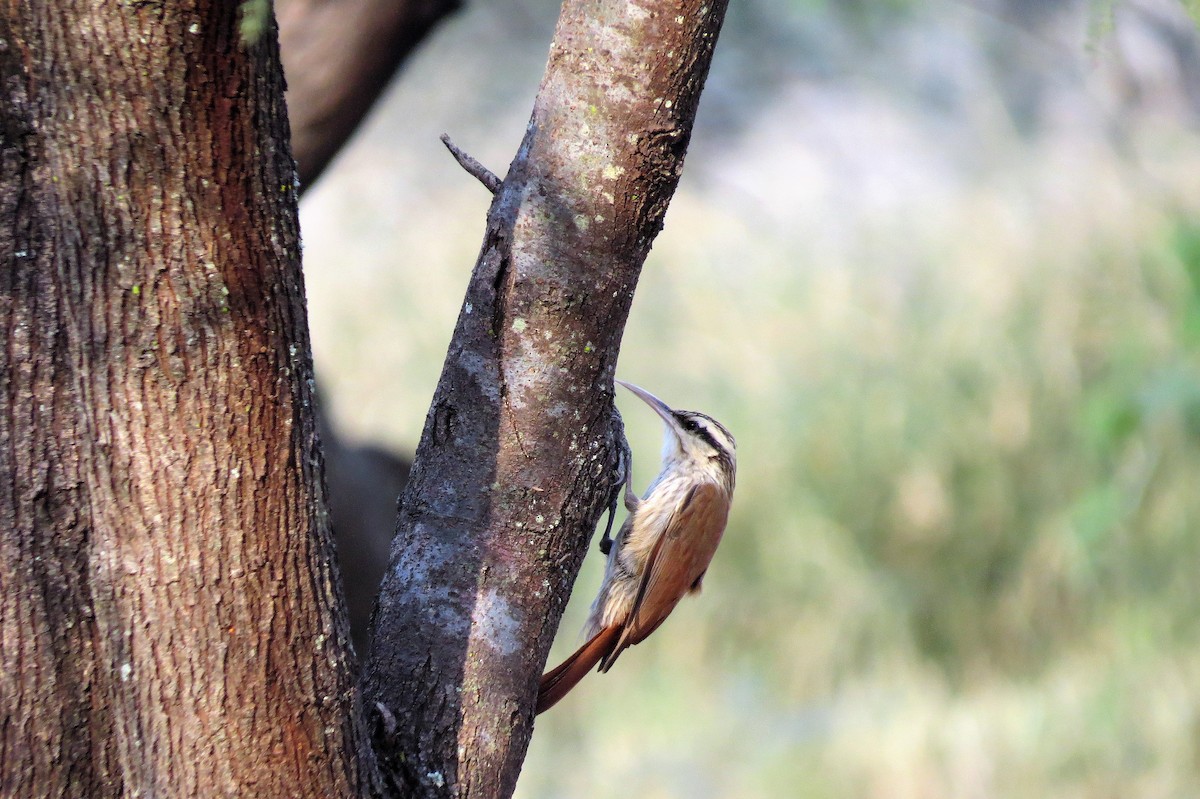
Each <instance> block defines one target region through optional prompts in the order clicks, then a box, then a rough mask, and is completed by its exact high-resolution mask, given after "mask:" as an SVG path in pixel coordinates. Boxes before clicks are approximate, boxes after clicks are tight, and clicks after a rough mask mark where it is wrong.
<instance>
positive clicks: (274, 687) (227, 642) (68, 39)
mask: <svg viewBox="0 0 1200 799" xmlns="http://www.w3.org/2000/svg"><path fill="white" fill-rule="evenodd" d="M237 10H238V4H237V3H233V2H216V1H215V0H214V1H212V2H205V1H204V0H195V1H194V2H186V1H185V0H156V1H155V2H136V3H130V2H113V3H95V2H92V1H91V0H38V1H36V2H30V1H29V0H5V2H3V3H0V103H2V107H0V126H2V128H0V258H3V259H5V261H6V263H5V264H4V266H3V269H0V303H3V309H2V312H0V320H2V328H0V359H3V367H2V368H0V795H3V796H21V797H36V796H67V797H82V796H86V797H107V796H119V795H130V796H154V797H168V796H180V797H194V796H234V795H249V794H251V793H253V795H255V796H260V797H271V796H279V797H303V796H313V797H330V796H347V795H357V794H358V793H359V792H360V790H359V789H360V786H361V784H362V782H363V777H362V776H361V773H360V772H361V769H362V767H361V766H360V765H359V760H358V759H357V757H356V755H357V754H358V751H357V750H359V748H360V746H359V744H360V742H361V741H362V736H361V734H360V732H359V727H358V726H357V725H356V722H355V718H356V714H355V713H354V712H353V685H352V684H351V683H350V678H349V677H348V675H349V673H350V670H349V668H348V665H347V662H346V659H347V652H348V650H347V646H346V629H345V622H344V618H343V616H342V611H341V609H340V607H339V606H338V600H337V596H336V592H335V586H334V580H335V575H334V573H333V571H332V568H331V558H332V554H331V545H330V541H329V536H328V529H327V522H326V519H325V510H324V501H323V498H322V488H321V481H320V463H319V457H320V456H319V452H318V448H317V444H316V433H315V429H314V421H313V414H312V412H311V408H310V404H311V402H312V387H311V372H312V366H311V362H310V354H309V352H310V351H309V344H308V338H307V336H308V333H307V327H306V321H305V303H304V296H303V286H302V282H301V275H300V270H299V263H300V255H299V246H298V231H297V221H296V200H295V188H294V185H295V184H294V181H295V170H294V164H293V161H292V158H291V155H290V153H289V151H288V149H287V147H286V144H284V143H285V142H286V141H287V122H286V117H285V111H284V103H283V85H282V77H281V72H280V68H279V64H278V51H277V47H276V42H275V34H274V30H273V29H272V30H269V31H268V32H267V33H266V34H264V35H263V36H262V37H261V38H260V39H259V40H258V41H256V42H254V43H243V42H241V41H240V39H239V36H238V16H237ZM362 749H364V750H365V749H366V747H365V746H364V747H362ZM366 762H368V763H369V762H370V761H369V759H368V760H367V761H366Z"/></svg>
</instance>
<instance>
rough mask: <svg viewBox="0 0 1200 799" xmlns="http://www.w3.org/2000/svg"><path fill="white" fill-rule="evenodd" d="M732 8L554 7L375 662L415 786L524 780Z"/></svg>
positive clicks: (400, 776) (425, 450) (455, 787)
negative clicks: (653, 250)
mask: <svg viewBox="0 0 1200 799" xmlns="http://www.w3.org/2000/svg"><path fill="white" fill-rule="evenodd" d="M724 11H725V3H724V2H723V1H718V2H706V1H703V0H682V1H680V2H677V1H676V0H635V1H631V2H626V1H625V0H599V1H597V0H567V2H566V3H565V5H564V7H563V11H562V16H561V18H560V20H559V25H558V29H557V31H556V33H555V39H554V43H553V45H552V48H551V52H550V58H549V63H548V65H547V69H546V75H545V77H544V79H543V83H542V86H541V89H540V91H539V94H538V97H537V100H536V102H535V106H534V111H533V116H532V118H531V120H530V123H529V128H528V131H527V134H526V136H525V140H524V142H523V143H522V145H521V148H520V151H519V152H518V155H517V157H516V159H515V160H514V161H513V163H512V165H511V167H510V170H509V173H508V176H507V177H506V179H505V181H504V184H503V186H502V188H501V190H500V192H499V193H498V194H497V196H496V199H495V201H494V203H493V205H492V208H491V210H490V212H489V214H488V221H487V231H486V234H485V237H484V243H483V249H482V251H481V253H480V256H479V261H478V262H477V264H476V266H475V271H474V274H473V276H472V278H471V282H470V286H469V288H468V290H467V295H466V300H465V302H464V305H463V308H462V311H461V313H460V315H459V318H458V323H457V327H456V329H455V332H454V338H453V341H452V343H451V345H450V350H449V352H448V353H447V356H446V362H445V366H444V368H443V372H442V376H441V380H440V383H439V385H438V388H437V391H436V394H435V396H434V400H433V405H432V407H431V409H430V412H429V416H428V418H427V420H426V425H425V430H424V433H423V435H422V439H421V444H420V447H419V449H418V451H417V460H416V464H415V466H414V469H413V472H412V475H411V478H410V482H409V484H408V487H407V489H406V491H405V494H404V501H403V506H402V508H401V513H400V520H399V531H398V535H397V538H396V540H395V541H394V542H393V548H392V563H391V565H390V566H389V569H388V572H387V574H386V575H385V577H384V583H383V587H382V592H381V595H380V604H379V607H378V609H377V611H376V623H375V643H374V645H373V648H372V651H371V654H370V656H369V658H368V661H367V663H366V666H365V670H364V676H363V687H364V704H365V707H366V708H367V712H368V713H370V712H372V711H373V712H374V713H375V716H376V717H375V727H376V730H377V735H378V746H379V747H380V751H381V755H383V757H384V758H385V759H386V760H387V768H388V769H389V770H390V772H391V776H392V778H393V779H395V780H396V781H397V783H398V785H399V786H400V789H401V792H402V793H404V794H406V795H413V796H454V797H495V796H508V795H511V793H512V791H513V789H514V786H515V783H516V779H517V775H518V773H519V771H520V764H521V762H522V760H523V759H524V755H525V751H526V748H527V746H528V742H529V737H530V734H531V731H532V721H533V704H534V696H535V693H536V685H537V680H538V676H539V675H540V673H541V670H542V667H543V665H544V663H545V660H546V656H547V653H548V651H549V648H550V644H551V641H552V639H553V636H554V631H555V629H556V628H557V626H558V622H559V619H560V617H561V614H562V611H563V608H564V606H565V604H566V600H567V596H568V593H569V590H570V586H571V584H572V583H573V582H574V579H575V576H576V574H577V572H578V569H579V566H580V563H581V561H582V558H583V555H584V552H585V550H586V548H587V546H588V541H589V540H590V537H591V533H592V531H593V529H594V527H595V523H596V520H597V518H598V517H599V514H600V512H601V510H602V509H603V507H604V505H605V502H606V499H607V497H608V495H609V488H610V481H611V475H612V473H613V470H614V466H615V461H616V457H617V447H616V443H615V440H614V435H615V431H614V426H613V424H612V423H611V419H612V416H611V413H612V411H611V409H612V385H613V383H612V380H613V372H614V368H615V365H616V360H617V353H618V349H619V346H620V341H621V333H622V330H623V328H624V324H625V320H626V318H627V316H628V312H629V305H630V302H631V299H632V296H633V290H634V287H635V284H636V282H637V278H638V275H639V272H640V269H641V265H642V263H643V261H644V259H645V256H646V254H647V252H648V250H649V248H650V244H651V242H652V240H653V239H654V236H655V235H656V234H657V233H658V231H659V229H660V228H661V225H662V219H663V214H664V213H665V211H666V207H667V203H668V200H669V199H670V196H671V194H672V192H673V191H674V189H675V186H676V184H677V182H678V179H679V174H680V170H681V168H682V164H683V156H684V153H685V151H686V148H687V144H688V139H689V135H690V132H691V128H692V122H693V119H694V117H695V110H696V105H697V102H698V100H699V95H700V89H701V87H702V85H703V82H704V78H705V76H706V74H707V71H708V66H709V62H710V60H711V56H712V50H713V46H714V44H715V41H716V36H717V32H718V30H719V27H720V23H721V20H722V18H723V16H724Z"/></svg>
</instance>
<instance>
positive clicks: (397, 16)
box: [275, 0, 460, 187]
mask: <svg viewBox="0 0 1200 799" xmlns="http://www.w3.org/2000/svg"><path fill="white" fill-rule="evenodd" d="M275 5H276V14H277V15H278V17H279V39H280V47H281V50H282V52H283V64H284V70H285V73H286V75H287V80H288V92H287V98H288V109H289V111H290V117H291V126H292V153H293V154H294V155H295V157H296V164H297V169H298V170H299V173H300V184H301V186H303V187H307V186H308V185H309V184H311V183H313V182H314V181H315V180H316V179H317V178H318V177H319V176H320V174H321V172H322V171H324V169H325V167H326V166H327V165H328V164H329V162H330V161H331V160H332V159H333V156H334V155H335V154H336V153H337V151H338V150H339V149H340V148H341V146H342V144H343V143H344V142H345V141H346V140H347V139H348V138H350V135H351V134H352V133H353V132H354V130H355V129H356V128H357V127H358V124H359V122H361V121H362V119H363V117H364V116H365V115H366V113H367V111H369V110H370V109H371V106H372V105H373V104H374V102H375V100H376V98H377V97H378V96H379V94H380V92H382V91H383V89H384V87H386V86H387V84H388V81H389V80H390V79H391V77H392V74H393V73H394V72H395V71H396V69H397V67H399V65H400V63H401V62H402V61H403V60H404V59H405V58H406V57H407V56H408V55H409V54H410V53H411V52H412V51H413V49H414V48H415V47H416V46H417V44H418V43H420V42H421V41H422V40H423V39H424V38H425V35H426V34H427V33H428V32H429V30H430V28H432V27H433V25H434V24H436V23H437V22H438V21H439V20H441V19H442V18H443V17H445V16H446V15H447V14H450V13H451V12H453V11H455V10H457V9H458V7H459V5H460V2H459V0H277V2H276V4H275Z"/></svg>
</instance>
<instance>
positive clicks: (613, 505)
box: [600, 405, 638, 555]
mask: <svg viewBox="0 0 1200 799" xmlns="http://www.w3.org/2000/svg"><path fill="white" fill-rule="evenodd" d="M612 425H613V434H614V438H615V439H616V444H617V468H616V469H615V470H614V471H613V478H614V479H613V483H612V487H611V488H610V490H609V495H608V523H607V524H605V525H604V535H603V536H602V537H601V538H600V552H601V553H602V554H604V555H607V554H608V553H609V552H611V551H612V545H613V540H612V526H613V520H614V519H615V518H616V516H617V502H618V501H619V500H620V498H621V488H622V486H624V488H625V509H626V510H628V511H630V512H631V513H632V512H633V509H634V508H635V507H637V502H638V498H637V497H636V496H635V495H634V494H633V492H632V490H631V489H630V483H631V482H632V481H633V454H632V453H631V452H630V450H629V440H628V439H627V438H625V423H624V421H623V420H622V419H621V412H620V411H618V410H617V406H616V405H613V409H612ZM631 502H632V503H633V504H632V505H631V504H630V503H631Z"/></svg>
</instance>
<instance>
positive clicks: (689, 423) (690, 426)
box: [683, 419, 700, 433]
mask: <svg viewBox="0 0 1200 799" xmlns="http://www.w3.org/2000/svg"><path fill="white" fill-rule="evenodd" d="M683 429H684V430H686V431H688V432H689V433H694V432H696V431H697V430H699V429H700V425H699V423H697V422H696V420H695V419H684V420H683Z"/></svg>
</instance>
